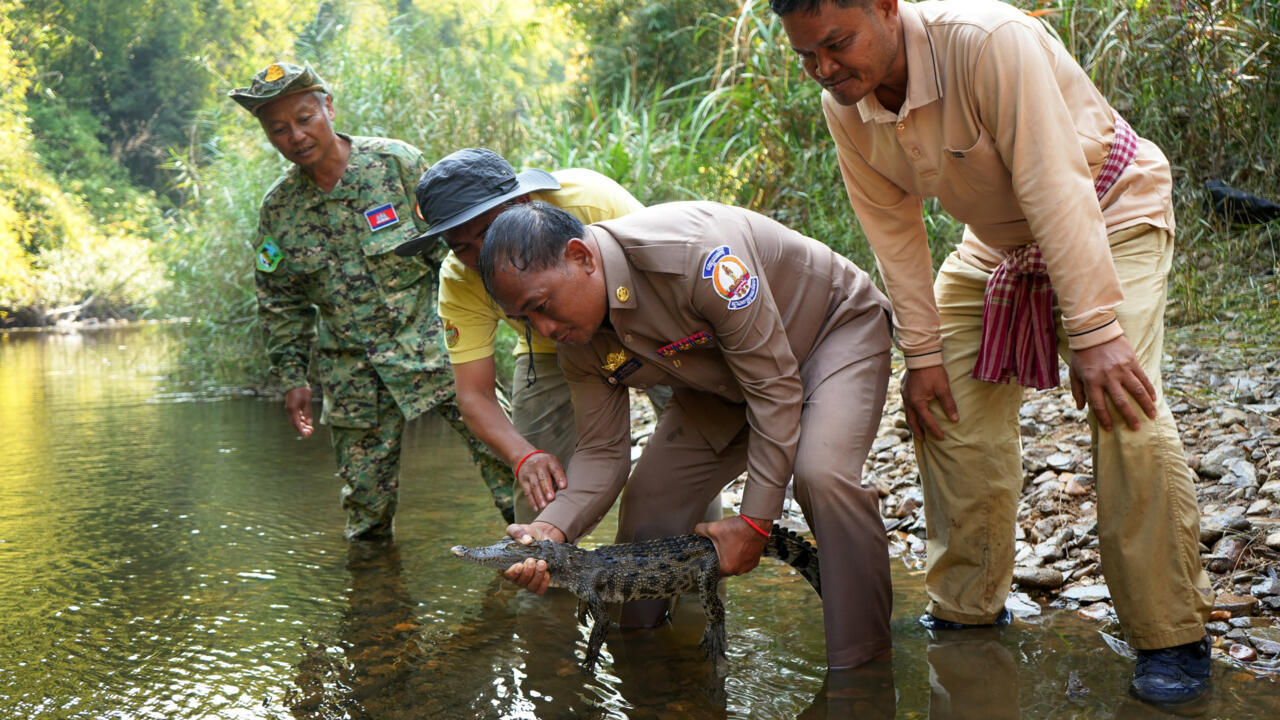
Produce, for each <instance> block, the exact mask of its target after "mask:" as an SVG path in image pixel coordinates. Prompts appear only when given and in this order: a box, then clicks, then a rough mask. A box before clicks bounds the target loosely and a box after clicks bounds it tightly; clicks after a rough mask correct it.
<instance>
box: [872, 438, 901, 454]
mask: <svg viewBox="0 0 1280 720" xmlns="http://www.w3.org/2000/svg"><path fill="white" fill-rule="evenodd" d="M901 444H902V438H900V437H898V436H897V435H882V436H880V437H878V438H876V440H875V442H873V443H871V451H872V452H877V453H878V452H880V451H881V450H888V449H889V448H891V447H893V446H895V445H901Z"/></svg>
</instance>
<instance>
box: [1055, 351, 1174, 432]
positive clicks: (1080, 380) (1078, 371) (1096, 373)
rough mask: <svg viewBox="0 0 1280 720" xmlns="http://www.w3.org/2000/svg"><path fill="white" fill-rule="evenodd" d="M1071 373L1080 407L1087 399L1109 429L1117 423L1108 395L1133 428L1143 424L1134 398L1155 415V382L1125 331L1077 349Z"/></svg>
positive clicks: (1151, 414)
mask: <svg viewBox="0 0 1280 720" xmlns="http://www.w3.org/2000/svg"><path fill="white" fill-rule="evenodd" d="M1070 377H1071V397H1072V398H1074V399H1075V401H1076V409H1077V410H1083V409H1084V405H1085V402H1086V401H1087V402H1088V403H1089V408H1090V409H1091V410H1093V414H1094V416H1095V417H1097V418H1098V424H1099V425H1100V426H1102V429H1103V430H1106V431H1107V432H1110V431H1111V428H1112V426H1113V419H1112V417H1111V410H1110V409H1109V408H1108V407H1107V398H1110V399H1111V402H1112V404H1114V405H1115V408H1116V411H1117V412H1119V413H1120V416H1121V417H1123V418H1124V421H1125V424H1126V425H1128V426H1129V429H1130V430H1137V429H1138V427H1139V426H1140V425H1141V424H1142V417H1141V416H1140V415H1139V414H1138V411H1137V409H1135V408H1134V407H1133V403H1131V402H1130V399H1132V400H1134V401H1136V402H1137V403H1138V407H1140V408H1142V412H1143V413H1145V414H1146V416H1147V417H1148V418H1151V419H1155V416H1156V389H1155V386H1154V385H1152V384H1151V379H1150V378H1148V377H1147V374H1146V373H1145V372H1143V370H1142V365H1141V364H1140V363H1139V362H1138V356H1137V355H1136V354H1135V353H1134V352H1133V346H1131V345H1130V344H1129V341H1128V339H1126V338H1125V336H1123V335H1121V336H1120V337H1118V338H1116V339H1114V340H1109V341H1107V342H1104V343H1102V344H1101V345H1094V346H1093V347H1091V348H1085V349H1083V350H1076V351H1075V352H1074V353H1073V354H1072V357H1071V372H1070Z"/></svg>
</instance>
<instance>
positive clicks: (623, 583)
mask: <svg viewBox="0 0 1280 720" xmlns="http://www.w3.org/2000/svg"><path fill="white" fill-rule="evenodd" d="M452 551H453V554H454V555H456V556H458V557H460V558H462V559H464V560H469V561H471V562H473V563H476V564H478V565H483V566H485V567H490V568H494V569H497V570H506V569H507V568H509V567H511V566H512V565H514V564H515V563H518V562H524V561H525V560H526V559H528V558H533V559H535V560H545V561H546V562H547V572H548V573H549V574H550V584H551V585H552V586H553V587H561V588H565V589H567V590H569V591H570V592H572V593H573V594H574V595H577V596H578V601H579V616H578V617H579V620H580V621H585V619H586V615H588V614H589V615H590V616H591V618H592V621H593V622H592V627H591V636H590V638H589V639H588V641H587V653H586V660H585V663H584V668H585V670H586V671H587V672H588V673H591V672H593V671H594V668H595V664H596V662H597V661H598V660H599V658H600V649H601V648H602V647H603V646H604V640H605V635H607V634H608V630H609V622H610V621H609V613H608V610H607V604H608V603H619V602H628V601H630V600H645V599H651V598H670V597H675V596H677V595H680V594H682V593H686V592H695V591H696V592H697V593H698V594H699V596H700V598H701V600H702V609H703V612H704V613H705V614H706V616H707V627H706V630H704V631H703V635H702V642H701V643H699V645H700V646H701V647H702V649H703V650H704V651H705V652H706V654H707V657H710V658H712V659H713V660H715V659H719V658H722V657H724V654H725V632H724V604H723V603H721V601H720V597H719V596H718V595H717V594H716V584H717V583H718V582H719V581H720V562H719V559H718V558H717V557H716V549H715V545H714V544H712V542H711V540H710V539H708V538H706V537H703V536H702V535H677V536H673V537H665V538H658V539H656V540H646V541H643V542H635V543H623V544H619V545H605V546H603V547H600V548H597V549H595V550H583V549H582V548H579V547H576V546H574V545H571V544H569V543H558V542H552V541H550V540H539V541H535V542H533V543H531V544H529V545H524V544H522V543H520V542H518V541H516V540H513V539H511V538H505V539H503V540H501V541H499V542H497V543H494V544H493V545H489V546H487V547H465V546H463V545H455V546H453V548H452ZM764 555H765V556H766V557H772V558H776V559H778V560H781V561H783V562H785V563H787V564H789V565H791V566H792V567H793V568H795V570H796V571H797V572H798V573H799V574H800V575H801V576H802V577H804V579H805V580H808V581H809V584H810V585H812V586H813V589H814V590H815V591H817V593H818V596H819V597H821V596H822V580H821V575H820V573H819V570H818V550H817V548H816V547H814V546H813V545H812V544H810V543H809V542H808V541H807V540H805V539H804V538H802V537H800V536H799V535H797V534H796V533H795V532H794V531H792V530H788V529H786V528H783V527H780V526H779V525H777V524H774V526H773V529H772V531H770V533H769V539H768V540H767V541H766V543H765V549H764Z"/></svg>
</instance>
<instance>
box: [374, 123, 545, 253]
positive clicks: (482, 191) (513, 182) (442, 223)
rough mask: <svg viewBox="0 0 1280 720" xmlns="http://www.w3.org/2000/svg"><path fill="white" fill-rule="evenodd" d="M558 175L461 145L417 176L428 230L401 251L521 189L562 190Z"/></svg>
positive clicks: (415, 249)
mask: <svg viewBox="0 0 1280 720" xmlns="http://www.w3.org/2000/svg"><path fill="white" fill-rule="evenodd" d="M559 189H560V181H558V180H556V179H555V178H554V177H552V175H551V173H549V172H547V171H545V170H525V171H524V172H522V173H519V174H516V171H515V170H514V169H513V168H512V167H511V163H509V162H507V161H506V160H505V159H504V158H503V157H502V156H501V155H499V154H498V153H496V152H494V151H492V150H489V149H486V148H463V149H462V150H459V151H457V152H455V153H453V154H451V155H449V156H448V157H445V158H443V159H441V160H440V162H437V163H436V164H435V165H433V166H431V168H430V169H428V170H427V171H426V172H424V173H422V177H421V178H419V180H418V187H417V188H416V189H415V191H414V195H415V196H416V197H417V201H418V215H419V217H421V218H422V219H423V220H425V221H426V223H427V230H426V232H424V233H422V234H421V235H419V236H417V237H415V238H414V239H412V240H410V241H408V242H405V243H401V244H400V245H399V246H397V247H396V254H397V255H416V254H418V253H419V252H422V251H423V250H425V249H426V248H427V247H428V246H429V245H430V244H431V243H432V242H433V241H435V239H436V238H437V237H439V236H440V234H441V233H444V232H445V231H447V230H451V229H453V228H455V227H457V226H459V225H461V224H463V223H465V222H467V221H469V220H472V219H474V218H476V217H478V216H480V215H481V214H483V213H485V212H486V211H488V210H490V209H492V208H495V207H497V206H498V205H501V204H502V203H504V202H506V201H508V200H510V199H512V198H516V197H520V196H521V195H525V194H528V193H531V192H537V191H539V190H559Z"/></svg>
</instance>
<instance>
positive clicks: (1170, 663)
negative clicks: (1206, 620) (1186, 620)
mask: <svg viewBox="0 0 1280 720" xmlns="http://www.w3.org/2000/svg"><path fill="white" fill-rule="evenodd" d="M1211 658H1212V656H1211V654H1210V651H1209V636H1208V635H1206V636H1204V637H1203V638H1201V639H1200V640H1197V641H1196V642H1193V643H1187V644H1186V645H1177V646H1174V647H1169V648H1163V649H1160V650H1139V651H1138V665H1137V667H1136V668H1134V670H1133V680H1131V681H1130V682H1129V692H1130V693H1132V694H1133V696H1134V697H1136V698H1138V699H1139V700H1143V701H1145V702H1149V703H1152V704H1153V705H1180V704H1182V703H1185V702H1190V701H1191V700H1195V699H1196V698H1198V697H1200V696H1201V695H1203V694H1204V693H1205V691H1206V690H1208V689H1209V666H1210V663H1211V662H1212V659H1211Z"/></svg>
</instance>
